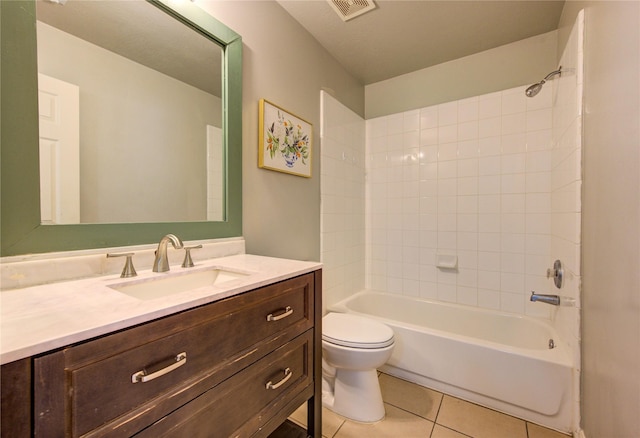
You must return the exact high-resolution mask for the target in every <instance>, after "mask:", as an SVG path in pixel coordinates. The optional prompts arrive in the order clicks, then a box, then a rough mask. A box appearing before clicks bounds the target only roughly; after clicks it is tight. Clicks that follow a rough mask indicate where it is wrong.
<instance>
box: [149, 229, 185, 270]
mask: <svg viewBox="0 0 640 438" xmlns="http://www.w3.org/2000/svg"><path fill="white" fill-rule="evenodd" d="M169 242H171V244H172V245H173V247H174V248H175V249H181V248H182V247H183V246H184V244H183V243H182V240H180V238H179V237H178V236H176V235H174V234H167V235H166V236H164V237H163V238H162V239H160V243H158V249H157V250H156V259H155V260H154V261H153V269H152V271H153V272H167V271H168V270H169V258H168V257H167V245H168V244H169Z"/></svg>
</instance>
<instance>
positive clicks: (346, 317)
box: [322, 313, 393, 348]
mask: <svg viewBox="0 0 640 438" xmlns="http://www.w3.org/2000/svg"><path fill="white" fill-rule="evenodd" d="M322 340H323V341H326V342H330V343H332V344H336V345H342V346H344V347H353V348H384V347H388V346H389V345H391V344H393V330H391V328H390V327H388V326H386V325H384V324H382V323H381V322H378V321H375V320H373V319H369V318H364V317H362V316H358V315H351V314H347V313H329V314H327V315H325V316H324V317H323V318H322Z"/></svg>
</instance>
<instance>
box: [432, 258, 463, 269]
mask: <svg viewBox="0 0 640 438" xmlns="http://www.w3.org/2000/svg"><path fill="white" fill-rule="evenodd" d="M436 267H438V268H440V269H457V268H458V256H457V255H455V254H436Z"/></svg>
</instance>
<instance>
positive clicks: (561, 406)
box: [329, 291, 574, 432]
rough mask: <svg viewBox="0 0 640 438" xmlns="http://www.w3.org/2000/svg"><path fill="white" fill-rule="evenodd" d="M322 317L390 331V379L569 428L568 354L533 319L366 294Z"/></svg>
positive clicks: (550, 331) (554, 336) (545, 327)
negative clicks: (365, 319) (362, 318)
mask: <svg viewBox="0 0 640 438" xmlns="http://www.w3.org/2000/svg"><path fill="white" fill-rule="evenodd" d="M540 305H545V304H542V303H541V304H540ZM329 311H334V312H347V313H357V314H361V315H366V316H370V317H373V318H376V319H379V320H381V321H382V322H384V323H385V324H387V325H389V326H390V327H391V328H393V331H394V333H395V339H396V343H395V348H394V351H393V354H392V356H391V359H390V360H389V362H388V363H387V365H385V366H384V367H383V368H382V370H383V371H385V372H388V373H389V374H392V375H395V376H398V377H401V378H404V379H406V380H409V381H412V382H415V383H418V384H421V385H424V386H427V387H430V388H433V389H436V390H439V391H442V392H445V393H447V394H451V395H454V396H456V397H460V398H463V399H466V400H469V401H472V402H474V403H478V404H481V405H484V406H487V407H489V408H492V409H495V410H498V411H502V412H505V413H508V414H511V415H515V416H517V417H520V418H523V419H526V420H529V421H532V422H535V423H538V424H541V425H544V426H547V427H550V428H554V429H557V430H560V431H564V432H572V431H573V429H574V427H573V418H572V416H573V415H572V412H573V409H572V406H573V401H572V395H573V390H572V373H573V371H572V370H573V367H572V364H571V359H570V357H571V355H570V353H569V351H568V348H567V347H566V346H565V345H564V343H563V342H561V340H560V339H559V338H558V335H557V333H556V332H555V330H554V329H553V328H552V327H551V326H550V325H548V324H545V323H544V322H542V321H540V320H537V319H533V318H529V317H525V316H518V315H513V314H508V313H503V312H498V311H487V310H484V309H478V308H474V307H468V306H461V305H456V304H446V303H440V302H433V301H427V300H420V299H415V298H410V297H405V296H401V295H393V294H383V293H378V292H369V291H362V292H358V293H357V294H355V295H353V296H352V297H349V298H348V299H346V300H344V301H342V302H340V303H337V304H336V305H334V306H331V307H330V308H329ZM550 339H553V340H554V343H555V348H553V349H549V340H550Z"/></svg>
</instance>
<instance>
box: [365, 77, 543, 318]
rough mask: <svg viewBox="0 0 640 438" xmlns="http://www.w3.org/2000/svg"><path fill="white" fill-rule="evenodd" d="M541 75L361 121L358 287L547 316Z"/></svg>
mask: <svg viewBox="0 0 640 438" xmlns="http://www.w3.org/2000/svg"><path fill="white" fill-rule="evenodd" d="M547 85H548V86H546V87H544V88H543V90H542V91H541V93H540V94H538V95H537V96H536V97H535V98H527V97H526V96H525V93H524V88H525V87H518V88H514V89H510V90H506V91H502V92H496V93H491V94H487V95H482V96H478V97H472V98H468V99H464V100H459V101H454V102H448V103H445V104H441V105H436V106H431V107H427V108H422V109H419V110H414V111H408V112H405V113H402V114H393V115H390V116H385V117H379V118H376V119H371V120H367V122H366V126H367V128H366V129H367V194H366V196H367V214H366V221H367V283H366V286H367V288H370V289H374V290H380V291H385V292H390V293H397V294H404V295H413V296H419V297H423V298H430V299H436V300H440V301H446V302H454V303H460V304H465V305H470V306H477V307H483V308H490V309H500V310H504V311H507V312H512V313H518V314H530V315H535V316H541V317H547V318H548V317H550V316H551V309H550V306H548V305H545V304H540V303H531V302H529V299H528V298H529V294H530V291H531V290H536V291H537V292H540V293H549V292H550V281H549V280H547V279H546V269H547V268H548V267H549V266H551V262H552V258H551V254H550V250H551V180H552V178H551V171H552V163H551V157H552V109H551V107H552V87H551V86H549V85H550V84H547ZM439 254H443V255H455V256H457V258H458V264H457V269H442V268H438V267H436V257H437V255H439Z"/></svg>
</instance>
